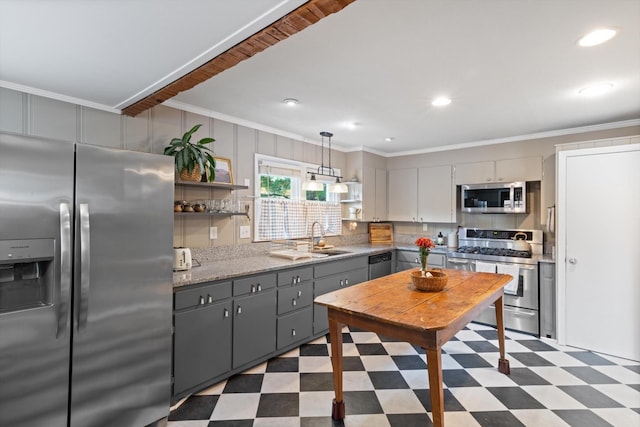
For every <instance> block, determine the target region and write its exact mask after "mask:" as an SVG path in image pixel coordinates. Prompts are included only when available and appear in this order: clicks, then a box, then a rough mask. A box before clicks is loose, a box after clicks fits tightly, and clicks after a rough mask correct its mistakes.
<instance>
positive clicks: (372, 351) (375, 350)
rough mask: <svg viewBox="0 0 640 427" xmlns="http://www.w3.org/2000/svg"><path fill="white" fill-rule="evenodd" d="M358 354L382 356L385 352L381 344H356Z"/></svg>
mask: <svg viewBox="0 0 640 427" xmlns="http://www.w3.org/2000/svg"><path fill="white" fill-rule="evenodd" d="M356 348H357V349H358V353H360V356H382V355H385V354H389V353H387V350H386V349H385V348H384V346H383V345H382V344H377V343H376V344H356Z"/></svg>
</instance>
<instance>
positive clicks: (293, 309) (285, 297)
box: [277, 267, 313, 350]
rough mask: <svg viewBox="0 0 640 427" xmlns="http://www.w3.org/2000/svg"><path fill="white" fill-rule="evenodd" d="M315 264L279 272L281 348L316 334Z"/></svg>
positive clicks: (278, 344) (279, 347)
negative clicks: (313, 306) (314, 321)
mask: <svg viewBox="0 0 640 427" xmlns="http://www.w3.org/2000/svg"><path fill="white" fill-rule="evenodd" d="M311 304H313V267H301V268H295V269H291V270H286V271H282V272H279V273H278V316H279V317H278V338H277V347H278V350H280V349H284V348H285V347H288V346H291V345H293V344H295V343H297V342H300V341H304V340H308V339H309V338H311V335H312V334H313V310H312V308H311Z"/></svg>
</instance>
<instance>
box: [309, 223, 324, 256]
mask: <svg viewBox="0 0 640 427" xmlns="http://www.w3.org/2000/svg"><path fill="white" fill-rule="evenodd" d="M316 224H318V225H319V226H320V236H322V235H323V234H324V233H323V231H322V224H320V223H319V222H318V221H313V224H311V251H313V250H314V249H315V247H316V243H315V236H314V235H313V229H314V228H315V226H316Z"/></svg>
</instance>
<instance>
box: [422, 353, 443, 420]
mask: <svg viewBox="0 0 640 427" xmlns="http://www.w3.org/2000/svg"><path fill="white" fill-rule="evenodd" d="M426 353H427V371H428V373H429V393H430V394H431V414H432V416H433V425H434V426H435V427H443V426H444V392H443V391H442V355H441V351H440V348H437V349H435V350H426Z"/></svg>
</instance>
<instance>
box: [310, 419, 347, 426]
mask: <svg viewBox="0 0 640 427" xmlns="http://www.w3.org/2000/svg"><path fill="white" fill-rule="evenodd" d="M300 427H344V421H342V420H339V421H338V420H334V419H332V418H331V417H301V418H300Z"/></svg>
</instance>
